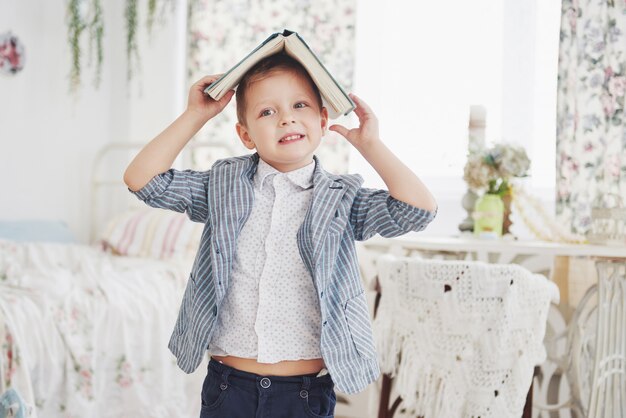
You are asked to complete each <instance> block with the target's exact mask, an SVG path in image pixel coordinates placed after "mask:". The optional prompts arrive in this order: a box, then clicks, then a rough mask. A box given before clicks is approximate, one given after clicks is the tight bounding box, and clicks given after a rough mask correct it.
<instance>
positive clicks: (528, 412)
mask: <svg viewBox="0 0 626 418" xmlns="http://www.w3.org/2000/svg"><path fill="white" fill-rule="evenodd" d="M538 373H539V367H535V371H534V372H533V380H532V381H531V382H530V389H528V394H527V395H526V404H525V405H524V412H523V413H522V418H532V416H533V384H534V382H535V376H537V374H538Z"/></svg>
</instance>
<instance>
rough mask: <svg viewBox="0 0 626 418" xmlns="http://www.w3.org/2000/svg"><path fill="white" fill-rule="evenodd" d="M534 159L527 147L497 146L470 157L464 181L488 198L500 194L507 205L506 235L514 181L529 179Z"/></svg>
mask: <svg viewBox="0 0 626 418" xmlns="http://www.w3.org/2000/svg"><path fill="white" fill-rule="evenodd" d="M529 168H530V160H529V159H528V155H527V154H526V151H525V150H524V148H522V147H519V146H515V145H512V144H496V145H494V146H493V147H491V148H485V149H483V150H480V151H478V152H475V153H472V154H470V155H469V156H468V158H467V163H466V164H465V168H464V173H463V179H464V180H465V181H466V183H467V185H468V186H469V187H470V189H472V190H474V191H476V192H477V193H479V194H480V193H483V194H485V195H497V196H499V198H500V200H501V201H502V203H503V208H504V209H503V210H504V214H503V217H502V234H507V233H509V232H510V228H511V219H510V214H511V201H512V198H513V193H512V192H513V185H512V183H511V181H512V179H513V178H516V177H526V176H527V175H528V169H529Z"/></svg>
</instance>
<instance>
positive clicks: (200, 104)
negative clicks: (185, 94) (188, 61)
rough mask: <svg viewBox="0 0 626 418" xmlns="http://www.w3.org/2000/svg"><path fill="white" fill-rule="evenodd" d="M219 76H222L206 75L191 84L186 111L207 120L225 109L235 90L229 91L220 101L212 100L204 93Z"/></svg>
mask: <svg viewBox="0 0 626 418" xmlns="http://www.w3.org/2000/svg"><path fill="white" fill-rule="evenodd" d="M221 76H222V74H216V75H208V76H205V77H202V78H201V79H200V80H198V81H196V82H195V83H193V85H192V86H191V89H189V99H188V100H187V110H188V111H191V112H195V113H197V114H198V115H200V116H202V117H203V118H206V120H209V119H211V118H212V117H214V116H215V115H217V114H218V113H220V112H221V111H222V110H223V109H224V108H225V107H226V105H227V104H228V102H230V99H231V98H232V97H233V94H235V90H230V91H229V92H227V93H226V94H225V95H224V97H222V98H221V99H220V100H214V99H213V98H212V97H211V96H209V95H208V94H205V93H204V89H206V88H207V87H208V86H209V85H210V84H211V83H213V82H214V81H215V80H217V79H218V78H220V77H221Z"/></svg>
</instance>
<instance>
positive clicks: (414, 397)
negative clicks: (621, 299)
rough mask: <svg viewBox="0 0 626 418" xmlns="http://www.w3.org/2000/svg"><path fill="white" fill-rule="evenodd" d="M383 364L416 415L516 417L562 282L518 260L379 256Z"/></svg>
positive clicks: (377, 328)
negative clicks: (506, 262)
mask: <svg viewBox="0 0 626 418" xmlns="http://www.w3.org/2000/svg"><path fill="white" fill-rule="evenodd" d="M377 265H378V279H379V283H380V286H381V289H382V290H381V292H382V296H381V300H380V305H379V307H378V311H377V316H376V318H375V320H374V333H375V338H376V343H377V348H378V353H379V356H380V362H381V370H382V371H383V372H384V373H388V374H390V375H391V376H393V377H394V385H395V389H396V391H397V392H398V394H399V395H400V396H402V399H403V402H402V404H401V407H402V408H406V409H407V412H408V413H409V414H411V416H424V417H427V418H435V417H445V418H449V417H467V418H470V417H482V418H486V417H498V418H507V417H511V418H519V417H520V416H521V415H522V411H523V408H524V403H525V400H526V395H527V393H528V389H529V387H530V384H531V381H532V376H533V370H534V366H535V365H538V364H541V363H542V362H543V361H544V360H545V357H546V351H545V348H544V346H543V337H544V334H545V328H546V321H547V314H548V309H549V307H550V302H551V301H553V302H558V299H559V291H558V288H557V287H556V285H555V284H554V283H552V282H550V281H548V280H547V279H546V278H545V277H544V276H542V275H538V274H533V273H531V272H530V271H528V270H526V269H525V268H523V267H521V266H518V265H514V264H511V265H499V264H486V263H482V262H475V261H443V260H422V259H417V258H398V257H394V256H390V255H384V256H382V257H380V258H379V259H378V260H377Z"/></svg>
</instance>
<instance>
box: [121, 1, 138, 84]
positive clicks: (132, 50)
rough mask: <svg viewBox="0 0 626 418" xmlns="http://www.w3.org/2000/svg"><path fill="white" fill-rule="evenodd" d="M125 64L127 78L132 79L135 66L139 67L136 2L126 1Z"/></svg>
mask: <svg viewBox="0 0 626 418" xmlns="http://www.w3.org/2000/svg"><path fill="white" fill-rule="evenodd" d="M124 17H126V62H127V73H126V74H127V78H128V80H129V81H130V80H131V79H132V78H133V71H134V67H135V64H136V65H139V50H138V49H137V0H126V10H125V11H124Z"/></svg>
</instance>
